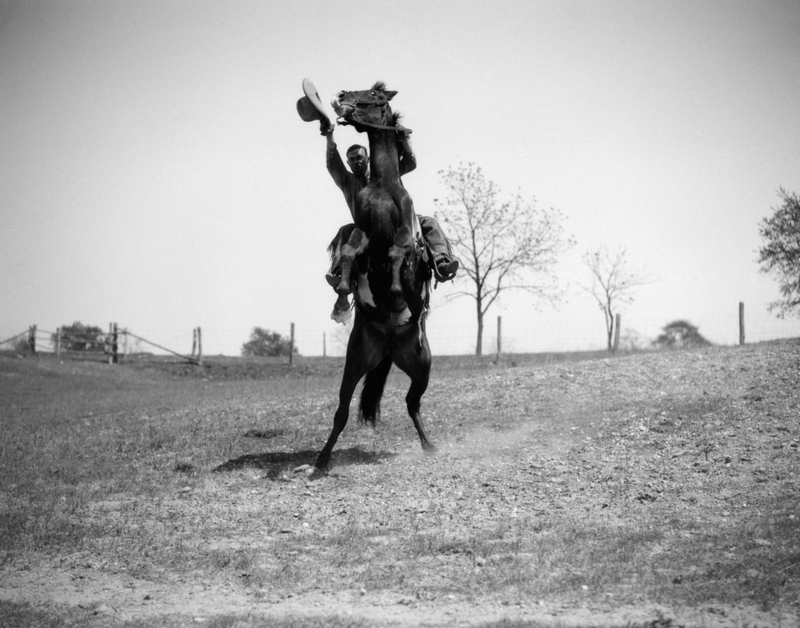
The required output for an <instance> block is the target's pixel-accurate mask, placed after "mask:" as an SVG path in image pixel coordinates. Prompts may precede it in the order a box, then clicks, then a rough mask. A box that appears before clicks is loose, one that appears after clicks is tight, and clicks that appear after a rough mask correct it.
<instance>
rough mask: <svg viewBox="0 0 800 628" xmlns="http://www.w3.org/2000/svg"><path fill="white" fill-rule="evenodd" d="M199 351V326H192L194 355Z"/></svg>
mask: <svg viewBox="0 0 800 628" xmlns="http://www.w3.org/2000/svg"><path fill="white" fill-rule="evenodd" d="M196 352H197V327H192V354H191V355H192V357H194V354H195V353H196Z"/></svg>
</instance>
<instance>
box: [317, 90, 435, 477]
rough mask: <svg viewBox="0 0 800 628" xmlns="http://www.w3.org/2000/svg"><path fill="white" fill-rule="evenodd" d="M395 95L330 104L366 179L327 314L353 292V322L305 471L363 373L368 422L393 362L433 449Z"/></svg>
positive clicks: (416, 258) (424, 298) (423, 306)
mask: <svg viewBox="0 0 800 628" xmlns="http://www.w3.org/2000/svg"><path fill="white" fill-rule="evenodd" d="M396 93H397V92H395V91H389V90H387V89H386V86H385V85H384V84H383V83H380V82H379V83H376V84H375V85H374V86H373V87H372V89H369V90H364V91H359V92H348V91H341V92H339V93H338V94H337V95H336V96H335V97H334V99H333V101H332V102H331V104H332V105H333V108H334V110H335V111H336V113H337V115H338V116H339V119H340V120H339V121H340V123H341V124H350V125H352V126H353V127H355V129H356V130H357V131H358V132H360V133H367V135H368V136H369V152H370V180H369V183H368V184H367V186H366V187H365V188H364V189H362V190H361V191H360V192H359V193H358V195H357V196H356V200H355V208H354V210H355V211H354V214H355V216H354V217H355V225H354V227H353V229H352V231H351V233H350V235H349V239H348V241H347V244H346V245H344V246H343V247H342V252H341V257H342V280H341V283H340V284H339V286H338V287H337V289H336V290H337V292H338V293H339V301H337V305H336V307H335V309H337V310H339V311H344V310H346V309H347V308H348V307H349V305H348V302H347V295H348V294H350V293H353V295H354V297H353V300H354V305H355V322H354V324H353V331H352V332H351V333H350V340H349V341H348V343H347V357H346V359H345V366H344V373H343V374H342V382H341V386H340V388H339V407H338V408H337V410H336V414H335V415H334V419H333V429H332V430H331V434H330V436H329V437H328V441H327V442H326V443H325V447H323V449H322V451H321V452H320V454H319V456H318V457H317V460H316V462H315V463H314V469H313V473H316V474H319V473H322V472H323V471H324V470H325V469H326V468H327V466H328V463H329V462H330V457H331V451H332V450H333V447H334V445H335V444H336V441H337V440H338V438H339V435H340V434H341V432H342V430H343V429H344V427H345V425H346V424H347V419H348V417H349V414H350V401H351V400H352V398H353V393H354V392H355V389H356V386H357V385H358V382H359V381H360V380H361V378H362V377H364V376H365V375H366V379H365V381H364V387H363V389H362V392H361V403H360V408H359V410H360V418H361V419H362V420H363V421H365V422H368V423H372V424H373V425H374V424H375V422H376V420H377V419H378V416H379V415H380V400H381V397H382V396H383V389H384V385H385V383H386V378H387V376H388V375H389V371H390V370H391V368H392V364H393V363H394V364H396V365H397V366H398V367H399V368H400V369H401V370H402V371H404V372H405V373H406V374H407V375H408V376H409V377H410V378H411V387H410V388H409V390H408V394H407V395H406V406H407V408H408V413H409V415H410V416H411V419H412V421H413V422H414V427H415V428H416V429H417V433H418V435H419V439H420V442H421V443H422V447H423V449H425V450H433V449H434V447H433V445H432V444H431V443H430V441H429V440H428V437H427V436H426V434H425V428H424V426H423V423H422V417H421V416H420V402H421V399H422V395H423V394H424V393H425V390H426V389H427V387H428V379H429V377H430V368H431V351H430V347H429V345H428V338H427V335H426V333H425V316H426V314H427V311H428V299H429V294H430V279H431V274H430V270H429V268H428V265H427V263H426V262H425V261H424V259H423V256H424V255H425V253H424V251H423V249H422V247H421V246H420V243H419V241H418V239H417V238H416V237H415V234H416V232H417V231H418V228H417V227H416V224H417V219H416V215H415V214H414V204H413V202H412V200H411V197H410V196H409V194H408V192H407V191H406V189H405V188H404V187H403V184H402V183H401V182H400V169H399V153H398V146H397V133H398V132H399V131H401V129H402V131H403V132H405V131H407V129H404V128H403V127H398V126H397V116H396V115H394V114H392V110H391V108H390V107H389V101H390V100H391V99H392V98H393V97H394V96H395V94H396Z"/></svg>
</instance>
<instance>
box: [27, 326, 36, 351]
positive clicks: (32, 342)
mask: <svg viewBox="0 0 800 628" xmlns="http://www.w3.org/2000/svg"><path fill="white" fill-rule="evenodd" d="M28 347H30V350H31V353H33V354H34V355H35V354H36V325H31V326H30V327H29V328H28Z"/></svg>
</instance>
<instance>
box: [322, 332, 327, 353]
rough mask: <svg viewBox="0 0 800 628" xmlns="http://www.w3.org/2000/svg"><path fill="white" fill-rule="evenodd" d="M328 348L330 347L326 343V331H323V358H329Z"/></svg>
mask: <svg viewBox="0 0 800 628" xmlns="http://www.w3.org/2000/svg"><path fill="white" fill-rule="evenodd" d="M327 349H328V347H327V345H326V343H325V332H324V331H323V332H322V357H323V358H327V357H328V355H327Z"/></svg>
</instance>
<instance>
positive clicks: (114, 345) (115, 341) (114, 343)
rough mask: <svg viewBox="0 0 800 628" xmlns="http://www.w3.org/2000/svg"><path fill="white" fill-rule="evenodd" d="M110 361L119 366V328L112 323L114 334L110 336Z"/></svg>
mask: <svg viewBox="0 0 800 628" xmlns="http://www.w3.org/2000/svg"><path fill="white" fill-rule="evenodd" d="M111 359H112V361H113V363H114V364H119V328H118V327H117V324H116V323H114V332H113V333H112V334H111Z"/></svg>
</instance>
